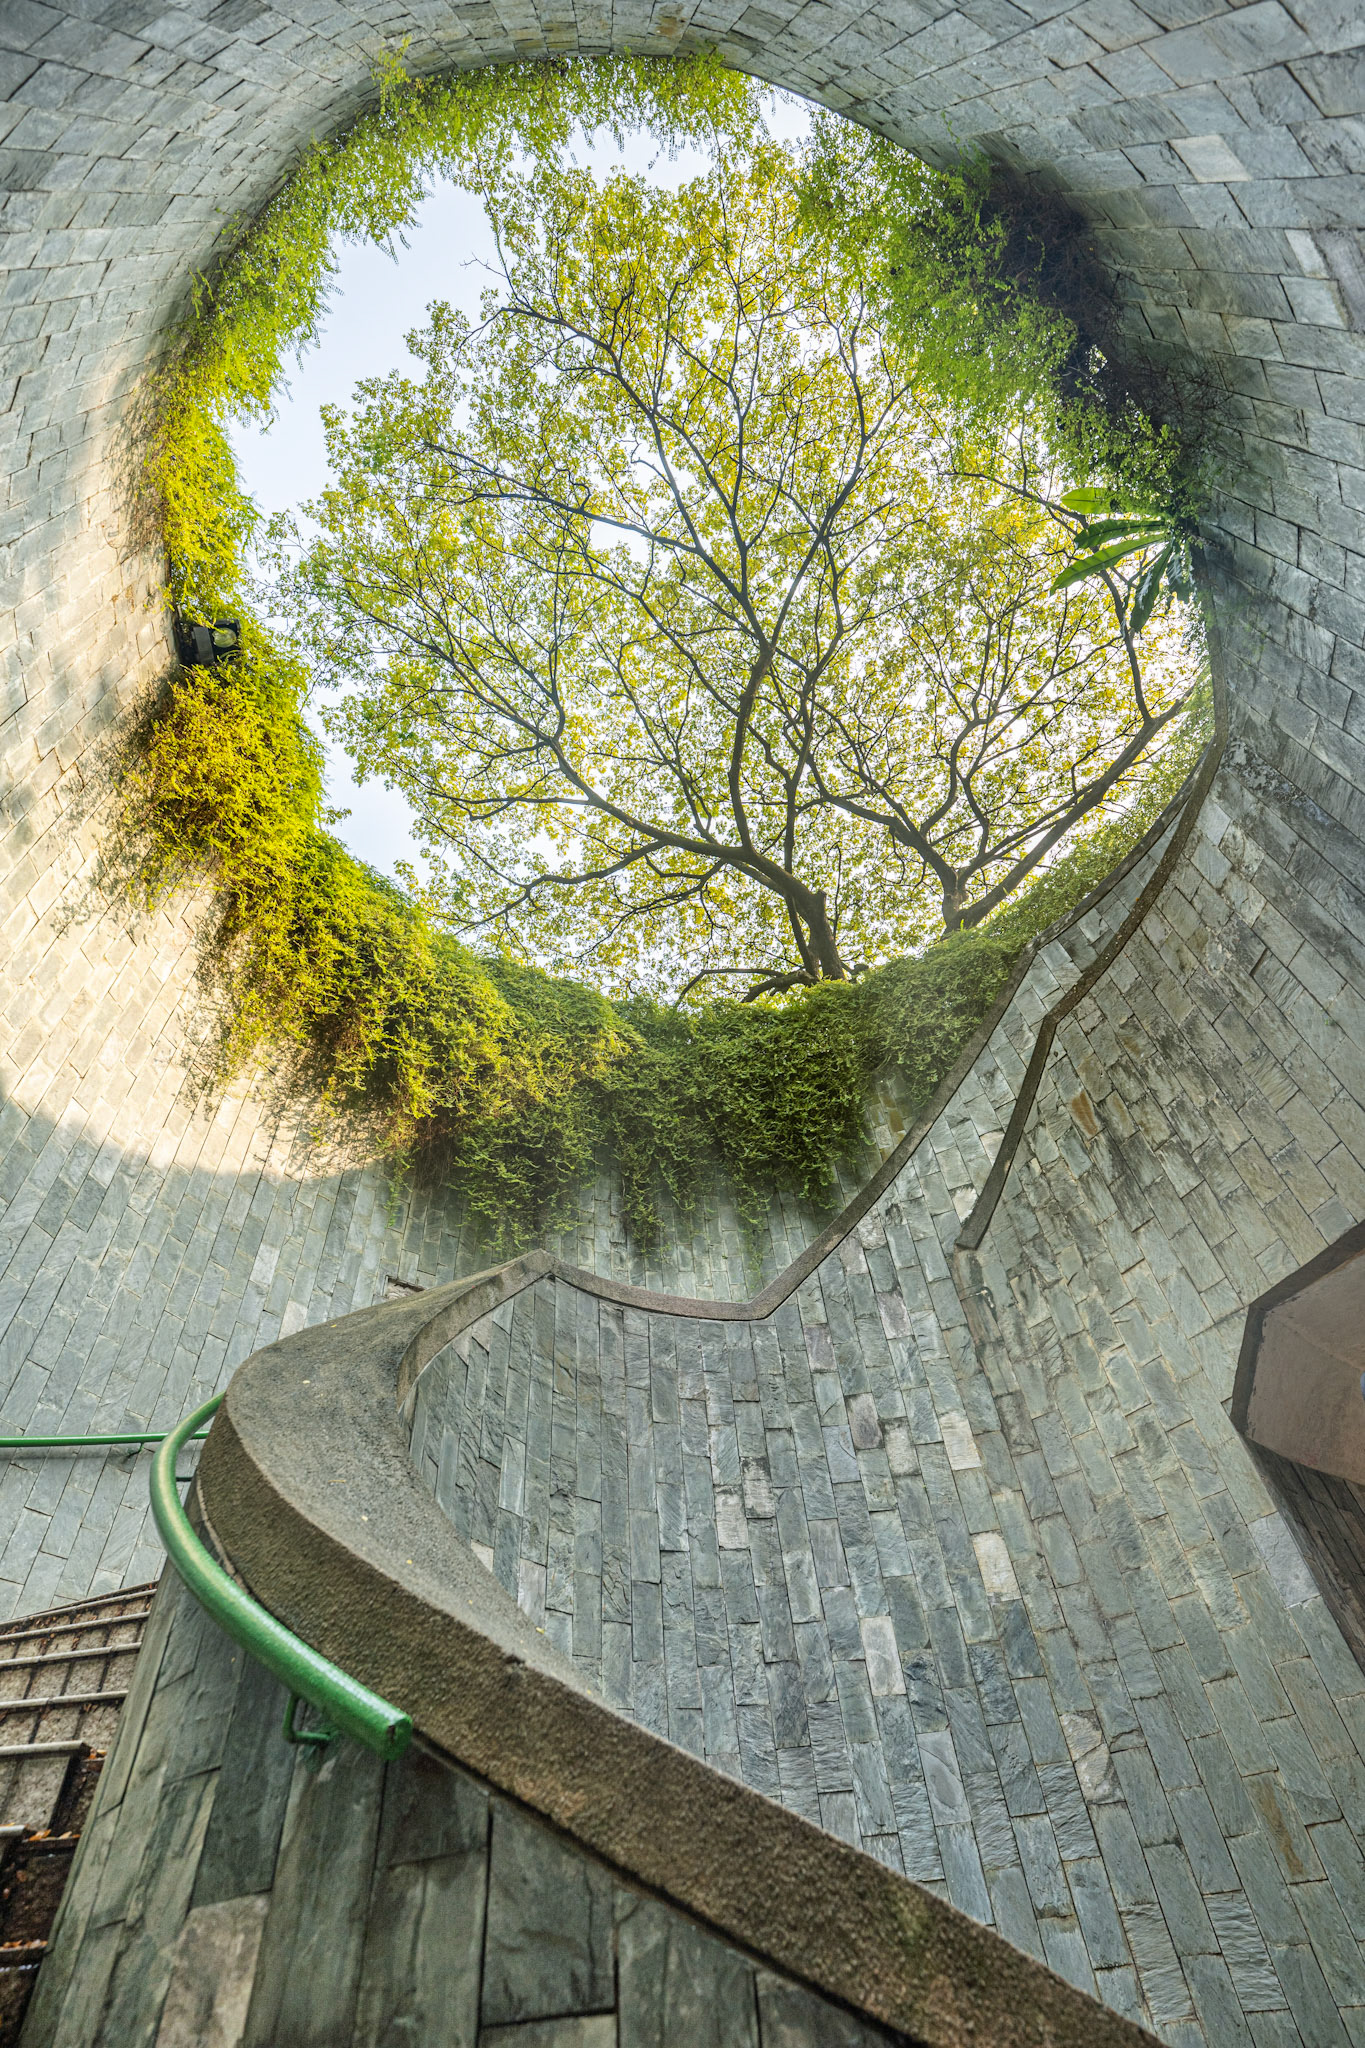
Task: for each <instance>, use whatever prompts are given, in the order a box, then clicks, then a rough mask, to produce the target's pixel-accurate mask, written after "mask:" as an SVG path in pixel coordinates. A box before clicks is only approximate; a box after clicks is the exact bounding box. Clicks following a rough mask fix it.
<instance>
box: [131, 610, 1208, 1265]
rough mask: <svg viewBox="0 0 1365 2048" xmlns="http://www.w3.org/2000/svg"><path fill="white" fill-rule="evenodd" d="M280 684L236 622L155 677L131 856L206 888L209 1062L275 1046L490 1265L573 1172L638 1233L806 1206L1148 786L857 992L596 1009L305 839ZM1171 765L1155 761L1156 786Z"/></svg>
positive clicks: (283, 665) (296, 741)
mask: <svg viewBox="0 0 1365 2048" xmlns="http://www.w3.org/2000/svg"><path fill="white" fill-rule="evenodd" d="M300 683H301V678H300V675H299V672H298V669H297V666H296V664H295V663H294V662H293V660H292V658H291V657H290V656H288V655H287V654H283V653H281V651H280V650H279V649H277V648H274V647H272V646H271V644H270V643H269V642H268V641H267V640H265V639H264V638H263V637H262V636H261V635H260V634H259V632H257V631H255V630H252V631H251V632H250V633H249V634H248V636H247V642H246V646H245V649H244V652H243V655H242V657H241V658H240V660H238V661H235V662H233V663H230V664H225V665H224V666H223V667H222V668H221V669H219V670H216V671H208V670H203V669H195V670H185V671H181V672H180V673H179V674H178V675H177V676H176V677H175V678H174V679H173V681H172V683H171V685H170V686H169V688H168V691H167V693H166V696H165V698H164V700H163V702H162V703H161V704H160V706H159V707H158V708H157V710H156V713H155V715H154V716H153V717H152V719H151V720H150V721H149V723H148V725H147V727H146V729H145V730H144V732H143V734H142V735H141V739H140V745H139V747H138V751H137V753H136V756H135V757H134V759H133V760H132V761H131V763H130V765H129V768H128V772H127V776H126V783H125V806H126V811H127V815H128V818H129V821H130V823H131V825H132V826H133V828H134V829H135V830H140V831H141V832H142V834H143V835H144V837H145V838H146V840H147V842H148V844H149V845H150V847H151V849H152V858H151V860H150V861H149V863H148V865H147V866H146V868H145V870H144V887H145V890H146V894H147V898H148V900H149V901H151V902H155V901H158V900H160V899H161V898H162V897H164V896H165V895H166V894H168V893H169V892H170V891H171V890H173V889H175V888H177V887H178V886H179V885H180V884H181V883H182V882H184V881H185V880H186V879H190V878H195V877H198V876H201V875H207V877H208V879H209V880H210V882H211V883H212V885H213V887H214V890H215V898H216V901H217V903H218V905H219V906H220V911H219V915H220V926H219V934H218V941H217V944H216V946H215V947H214V949H213V950H214V954H215V957H216V958H217V959H218V960H219V961H220V962H221V971H222V973H223V975H224V978H225V981H226V987H225V989H224V994H225V997H226V1000H225V1002H224V1004H223V1016H224V1019H225V1025H224V1037H223V1040H222V1043H221V1046H220V1062H221V1071H222V1072H224V1073H226V1072H229V1071H232V1070H233V1069H235V1068H237V1067H239V1066H240V1065H241V1064H242V1063H243V1062H245V1061H246V1060H248V1059H249V1058H250V1057H251V1056H252V1055H253V1054H254V1053H255V1052H257V1051H258V1050H261V1049H265V1048H270V1049H273V1050H278V1049H280V1048H283V1049H284V1051H285V1054H286V1057H287V1059H288V1060H289V1062H290V1063H291V1065H292V1070H293V1076H294V1079H295V1080H296V1081H297V1083H298V1084H299V1086H300V1087H302V1088H304V1089H307V1090H309V1091H311V1092H313V1093H314V1094H316V1095H317V1096H318V1097H319V1098H320V1102H321V1109H322V1114H323V1115H324V1116H326V1115H327V1114H328V1113H331V1112H343V1113H346V1114H348V1115H356V1114H359V1115H361V1116H362V1117H364V1118H366V1119H367V1120H368V1122H369V1124H370V1126H371V1129H372V1132H373V1135H374V1137H375V1139H376V1142H377V1143H378V1144H379V1146H380V1147H381V1148H382V1149H383V1150H385V1151H387V1152H389V1153H390V1154H391V1155H393V1156H395V1157H396V1158H398V1159H399V1160H404V1159H406V1160H408V1161H414V1160H415V1161H417V1162H419V1163H420V1165H421V1168H422V1170H423V1171H424V1172H427V1173H437V1174H440V1175H441V1176H442V1177H443V1178H445V1179H446V1180H447V1181H448V1182H449V1184H450V1185H451V1186H452V1187H453V1188H454V1189H455V1190H456V1192H457V1193H458V1194H460V1195H461V1196H462V1197H463V1199H464V1201H465V1202H466V1204H467V1205H468V1208H469V1210H470V1212H471V1213H472V1214H473V1215H474V1216H475V1217H476V1218H477V1219H478V1220H479V1221H480V1222H481V1223H482V1225H483V1226H484V1227H485V1229H486V1231H487V1234H488V1237H489V1240H490V1243H491V1244H492V1245H494V1246H495V1247H497V1248H499V1249H501V1250H504V1251H507V1250H512V1249H515V1248H517V1247H518V1246H520V1245H521V1244H524V1243H525V1242H527V1241H528V1240H530V1239H531V1238H533V1237H534V1236H535V1235H536V1234H537V1233H538V1232H539V1231H541V1230H542V1229H543V1228H545V1227H546V1226H547V1225H549V1226H553V1225H555V1224H556V1223H562V1222H564V1221H566V1220H567V1219H568V1217H569V1215H570V1214H571V1210H572V1200H573V1197H574V1195H575V1193H576V1191H577V1189H578V1187H579V1186H580V1185H581V1183H582V1181H583V1180H584V1178H585V1177H587V1176H588V1175H589V1174H590V1173H591V1171H592V1169H593V1167H594V1165H595V1164H596V1163H597V1162H599V1161H601V1160H610V1161H611V1162H612V1163H613V1164H614V1165H615V1166H616V1167H617V1169H618V1170H619V1172H620V1174H621V1178H622V1185H623V1190H624V1198H625V1212H626V1222H627V1227H628V1229H629V1230H630V1232H631V1234H632V1236H633V1237H634V1238H635V1239H636V1241H637V1242H640V1243H642V1244H646V1245H647V1244H649V1243H650V1242H652V1240H653V1239H654V1237H655V1236H656V1235H657V1231H658V1228H659V1214H660V1212H659V1200H660V1197H661V1196H666V1197H668V1198H669V1199H670V1200H672V1201H673V1202H674V1203H675V1204H676V1205H677V1206H678V1207H679V1208H680V1209H682V1210H684V1211H686V1210H689V1209H691V1208H694V1207H695V1206H696V1205H697V1204H698V1203H699V1202H700V1201H701V1200H703V1199H704V1198H705V1196H706V1194H707V1193H708V1191H709V1189H710V1187H711V1185H712V1183H713V1179H714V1176H715V1173H716V1170H717V1168H719V1169H720V1171H721V1172H722V1173H723V1174H724V1175H725V1176H726V1178H727V1179H728V1181H729V1183H730V1185H731V1186H732V1187H733V1189H734V1191H735V1194H736V1199H737V1201H738V1204H739V1207H740V1212H741V1214H742V1216H743V1217H744V1219H745V1220H746V1222H747V1223H748V1224H749V1226H750V1227H751V1228H755V1229H756V1228H757V1226H758V1225H759V1224H760V1222H761V1221H762V1219H763V1218H764V1216H765V1215H766V1209H767V1203H768V1201H769V1200H770V1198H771V1196H772V1194H773V1193H774V1192H780V1191H786V1192H789V1193H791V1194H794V1195H795V1196H797V1197H798V1198H800V1199H802V1200H804V1201H807V1202H810V1203H813V1204H815V1205H817V1206H818V1205H820V1204H821V1203H823V1202H825V1201H827V1200H828V1199H829V1197H830V1195H831V1193H832V1191H833V1189H834V1187H835V1184H836V1183H835V1166H836V1162H837V1161H838V1160H839V1159H840V1158H843V1157H847V1156H848V1155H849V1153H850V1152H851V1151H852V1150H853V1149H854V1148H855V1147H856V1144H857V1141H858V1138H859V1134H860V1131H861V1126H862V1116H863V1109H864V1104H865V1103H866V1100H867V1094H868V1089H869V1086H870V1084H871V1080H872V1077H873V1076H874V1075H875V1074H876V1073H877V1072H878V1071H880V1070H882V1069H884V1068H886V1067H887V1066H888V1065H889V1066H893V1067H897V1068H899V1071H900V1075H901V1081H902V1088H903V1092H904V1095H905V1097H906V1099H907V1101H908V1103H909V1104H910V1105H911V1106H912V1107H913V1106H915V1105H918V1104H920V1103H922V1102H923V1101H924V1100H926V1099H927V1097H928V1096H929V1095H930V1094H931V1093H932V1092H933V1089H934V1088H935V1087H936V1086H937V1084H938V1082H939V1081H940V1080H941V1079H942V1078H943V1076H944V1074H945V1073H946V1072H947V1071H948V1069H949V1067H950V1066H951V1065H952V1063H953V1061H954V1060H955V1058H956V1057H957V1055H958V1053H959V1052H960V1050H961V1048H962V1046H963V1045H964V1044H965V1042H966V1040H967V1039H968V1038H969V1037H970V1035H971V1033H972V1031H973V1030H974V1029H975V1027H976V1025H977V1023H978V1022H979V1020H980V1018H981V1016H982V1014H983V1013H984V1011H985V1010H986V1009H987V1008H988V1007H989V1005H990V1003H991V1002H992V1001H993V1000H994V998H995V996H996V994H997V993H998V992H999V989H1000V987H1001V986H1002V984H1003V982H1004V979H1005V977H1006V975H1007V974H1008V972H1009V969H1010V966H1011V964H1012V963H1013V961H1014V959H1015V957H1016V956H1017V954H1018V952H1019V949H1020V947H1021V946H1022V945H1023V944H1025V943H1026V942H1027V940H1028V939H1029V938H1031V937H1033V936H1034V935H1035V934H1036V932H1037V931H1038V930H1041V929H1042V927H1043V926H1044V925H1045V924H1047V923H1049V922H1051V921H1052V919H1053V918H1054V917H1055V916H1056V915H1058V914H1061V913H1062V912H1064V911H1065V910H1066V909H1067V908H1068V907H1069V906H1070V904H1071V903H1073V902H1074V901H1075V900H1076V899H1077V897H1078V896H1079V895H1080V894H1082V893H1084V891H1085V890H1086V889H1087V888H1089V887H1091V886H1093V885H1094V883H1095V882H1097V881H1099V880H1100V879H1102V877H1103V875H1104V873H1105V872H1106V871H1107V870H1108V868H1109V867H1110V866H1111V865H1112V863H1113V862H1114V860H1115V859H1116V858H1117V857H1118V856H1119V854H1120V853H1121V851H1122V850H1123V849H1124V846H1125V844H1126V843H1131V841H1132V839H1133V838H1134V837H1135V836H1136V835H1137V833H1138V832H1140V831H1141V830H1142V829H1145V825H1146V823H1147V822H1149V820H1150V817H1151V816H1153V815H1155V810H1156V808H1157V807H1158V806H1159V803H1160V802H1161V801H1164V800H1165V797H1166V795H1167V794H1168V793H1169V792H1168V789H1167V788H1166V787H1164V786H1163V785H1162V783H1161V781H1160V779H1158V778H1154V779H1153V781H1152V783H1151V784H1150V785H1148V786H1147V787H1146V788H1145V790H1144V809H1143V810H1142V811H1141V812H1140V813H1139V814H1137V815H1135V816H1133V817H1131V818H1127V819H1120V820H1117V821H1115V822H1114V823H1113V824H1112V825H1111V826H1109V827H1108V828H1106V831H1105V833H1103V834H1101V835H1097V837H1096V839H1095V840H1093V841H1091V842H1087V844H1086V845H1085V846H1084V847H1083V848H1081V849H1080V850H1079V851H1078V853H1077V854H1076V855H1073V856H1072V864H1071V867H1070V869H1068V867H1067V865H1066V864H1065V863H1059V864H1058V866H1057V868H1056V869H1055V870H1054V871H1050V872H1049V874H1048V875H1047V876H1045V877H1044V878H1043V880H1042V881H1041V882H1040V883H1039V884H1038V885H1036V887H1035V889H1034V890H1032V891H1030V892H1028V893H1026V894H1025V895H1023V896H1022V897H1020V898H1019V899H1017V900H1016V901H1015V903H1013V904H1012V905H1010V906H1009V908H1008V910H1007V911H1006V912H1005V913H1004V914H1003V915H1002V916H1000V917H999V918H997V919H996V920H994V921H993V922H991V923H989V924H986V925H985V926H983V927H982V928H981V929H979V930H977V931H973V932H963V933H958V934H955V935H953V936H952V937H950V938H947V939H945V940H943V941H942V942H940V944H938V945H936V946H932V947H930V948H928V949H927V950H926V951H925V952H924V953H923V954H922V955H920V956H919V957H918V958H915V959H910V960H901V961H896V962H894V963H893V964H892V965H890V966H889V967H886V968H884V969H882V970H880V971H879V972H877V973H874V974H870V975H868V976H867V977H865V979H864V980H862V981H861V982H859V983H856V984H850V983H842V984H839V983H827V984H823V985H821V986H819V987H817V988H815V989H812V990H810V991H808V992H806V993H804V994H802V995H800V996H798V997H796V998H794V999H793V1000H792V1001H790V1002H789V1003H787V1004H785V1005H783V1006H781V1007H774V1006H771V1005H743V1004H739V1003H733V1002H721V1003H712V1004H707V1005H705V1006H703V1007H701V1008H699V1009H698V1010H696V1011H692V1012H686V1013H684V1012H679V1011H676V1010H669V1009H665V1008H662V1007H661V1006H659V1005H657V1004H655V1003H652V1002H650V1001H648V1000H645V999H637V1000H636V1001H634V1002H630V1003H625V1004H620V1005H614V1004H612V1003H610V1002H608V1001H607V999H606V998H605V997H603V996H601V995H599V994H597V993H596V991H594V990H591V989H588V988H585V987H583V986H582V985H581V984H579V983H575V982H571V981H557V980H552V979H550V978H549V977H548V976H546V975H544V974H542V973H540V972H539V971H538V970H536V969H534V968H529V967H525V966H520V965H517V964H515V963H512V962H509V961H506V960H502V959H497V958H494V959H481V958H479V957H478V956H476V955H475V954H473V953H471V952H470V951H469V950H468V949H467V948H465V947H464V946H462V945H460V944H459V943H458V941H457V940H455V939H454V938H452V937H451V936H450V935H449V934H448V933H445V932H442V931H441V930H440V929H439V928H438V927H436V926H435V925H433V923H432V921H431V918H430V917H429V915H428V914H427V911H426V909H425V908H424V906H423V905H422V904H421V903H420V902H419V901H416V900H414V899H413V898H412V897H411V896H409V895H406V894H404V893H402V892H400V891H399V890H397V889H395V888H393V887H392V886H391V885H389V884H388V883H386V882H385V881H383V880H382V878H381V877H379V876H377V875H375V874H374V873H372V872H371V871H370V870H368V869H366V868H364V867H362V866H361V865H360V864H359V863H358V862H357V861H355V860H354V859H352V857H351V856H350V855H349V854H347V853H346V852H345V851H344V850H343V849H342V848H341V847H340V846H338V844H337V843H336V841H335V840H334V839H332V838H331V837H330V836H329V835H328V834H327V833H326V832H325V831H324V830H323V829H322V818H323V809H322V791H321V778H320V774H319V768H318V758H317V749H316V744H315V742H314V741H313V740H312V739H311V737H310V735H309V734H308V732H307V729H306V727H305V726H304V725H303V723H302V721H301V720H300V717H299V713H298V705H299V690H300ZM1184 765H1185V763H1184V761H1183V760H1180V761H1176V760H1175V759H1174V757H1173V759H1172V765H1171V768H1170V770H1169V773H1170V774H1172V775H1174V774H1179V773H1180V772H1181V771H1182V770H1183V767H1184Z"/></svg>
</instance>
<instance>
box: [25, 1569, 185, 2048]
mask: <svg viewBox="0 0 1365 2048" xmlns="http://www.w3.org/2000/svg"><path fill="white" fill-rule="evenodd" d="M155 1590H156V1588H155V1587H154V1586H129V1587H127V1588H126V1589H125V1590H124V1591H123V1592H121V1593H108V1594H101V1595H99V1596H98V1597H97V1598H95V1599H91V1600H80V1601H74V1602H73V1603H72V1604H71V1606H69V1607H63V1608H51V1609H49V1610H48V1611H47V1612H45V1613H43V1614H30V1615H21V1616H19V1617H17V1618H16V1619H15V1620H14V1621H12V1622H9V1623H7V1624H6V1625H5V1626H3V1627H0V1651H4V1650H9V1649H10V1648H11V1647H13V1646H18V1645H26V1644H34V1645H37V1646H38V1647H37V1648H35V1649H34V1650H32V1651H30V1653H29V1654H28V1655H25V1656H17V1657H15V1656H0V1686H5V1685H15V1686H22V1685H24V1684H32V1683H35V1682H36V1683H37V1684H38V1685H39V1686H40V1687H41V1690H40V1691H38V1692H35V1693H32V1694H29V1695H27V1696H25V1695H24V1694H23V1693H14V1694H13V1695H11V1694H10V1693H9V1692H8V1691H6V1692H4V1693H0V1717H4V1718H9V1719H11V1720H12V1719H14V1718H15V1717H17V1716H20V1715H28V1716H31V1717H32V1719H33V1722H34V1727H33V1730H32V1736H33V1739H32V1740H31V1741H28V1742H8V1743H0V2048H14V2044H15V2043H17V2041H18V2039H19V2033H20V2029H21V2028H22V2026H23V2020H24V2013H25V2012H26V2010H27V2008H28V2002H29V1998H30V1997H31V1995H32V1991H33V1985H34V1982H35V1980H36V1978H37V1975H38V1966H39V1964H40V1963H41V1962H42V1959H43V1957H44V1955H45V1954H46V1952H47V1942H48V1934H49V1931H50V1929H51V1926H52V1922H53V1920H54V1919H55V1917H56V1912H57V1907H58V1905H59V1904H60V1902H61V1896H62V1892H63V1889H64V1888H65V1885H66V1879H67V1874H68V1872H69V1870H70V1867H71V1857H72V1854H73V1852H74V1851H75V1848H76V1844H77V1843H78V1842H79V1840H80V1833H81V1829H82V1827H83V1826H84V1824H85V1817H86V1815H87V1813H88V1812H89V1809H90V1805H91V1802H92V1800H93V1798H94V1794H95V1788H96V1786H97V1785H98V1783H99V1775H100V1771H101V1769H102V1767H103V1764H104V1758H105V1754H106V1752H107V1750H108V1747H109V1744H110V1742H111V1741H112V1740H113V1734H114V1730H115V1728H116V1727H117V1725H118V1713H119V1709H120V1708H121V1706H122V1704H123V1702H124V1700H125V1699H126V1698H127V1691H128V1678H129V1674H130V1669H131V1667H130V1664H129V1662H128V1661H126V1660H130V1659H131V1658H133V1657H135V1656H136V1655H137V1652H138V1650H139V1648H140V1646H141V1642H142V1631H143V1627H144V1624H145V1622H146V1619H147V1615H148V1614H149V1612H150V1611H151V1602H150V1596H151V1594H152V1593H154V1592H155ZM95 1636H102V1637H103V1640H101V1641H92V1640H91V1638H92V1637H95ZM130 1638H131V1639H130ZM118 1658H123V1659H124V1660H125V1662H124V1664H123V1665H122V1666H121V1667H120V1668H119V1669H118V1671H117V1673H115V1672H114V1671H111V1670H109V1669H107V1668H106V1669H103V1670H91V1669H89V1667H90V1665H91V1664H99V1665H103V1666H105V1667H108V1666H109V1665H110V1664H111V1663H112V1662H113V1661H114V1660H116V1659H118ZM64 1667H70V1668H69V1671H67V1670H64ZM115 1676H117V1678H118V1680H119V1683H117V1684H114V1685H110V1684H109V1683H108V1682H107V1681H108V1680H109V1679H110V1678H113V1677H115ZM71 1679H74V1680H75V1682H76V1684H77V1685H79V1684H80V1682H81V1680H82V1679H84V1681H85V1684H86V1686H87V1687H89V1685H90V1682H91V1680H92V1679H93V1680H94V1681H95V1686H96V1688H97V1689H95V1690H87V1691H75V1690H73V1691H71V1692H60V1691H54V1690H53V1688H54V1687H59V1686H61V1685H63V1684H66V1683H68V1682H69V1681H70V1680H71ZM101 1680H105V1681H106V1682H105V1683H104V1684H103V1685H101V1684H100V1681H101ZM73 1714H74V1715H79V1716H80V1717H81V1721H80V1725H81V1726H82V1727H83V1728H85V1730H86V1732H85V1733H84V1734H83V1735H79V1736H77V1735H68V1734H67V1730H68V1729H70V1728H71V1727H72V1725H73V1722H72V1720H70V1719H64V1718H62V1717H65V1716H68V1715H73ZM87 1715H89V1716H91V1717H92V1719H91V1721H89V1722H87V1720H86V1719H85V1717H86V1716H87ZM59 1731H60V1733H59Z"/></svg>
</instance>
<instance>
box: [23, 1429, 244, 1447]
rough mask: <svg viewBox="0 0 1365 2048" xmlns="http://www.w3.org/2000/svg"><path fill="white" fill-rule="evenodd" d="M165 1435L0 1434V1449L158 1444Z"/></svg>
mask: <svg viewBox="0 0 1365 2048" xmlns="http://www.w3.org/2000/svg"><path fill="white" fill-rule="evenodd" d="M165 1435H166V1432H165V1430H164V1429H134V1430H119V1431H117V1432H116V1433H114V1434H113V1435H111V1436H0V1451H83V1450H84V1449H85V1447H86V1445H87V1444H159V1443H161V1442H162V1441H163V1440H164V1438H165ZM191 1435H193V1436H207V1435H208V1431H207V1430H206V1429H196V1430H193V1431H192V1432H191ZM188 1441H189V1439H188V1438H186V1442H188Z"/></svg>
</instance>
